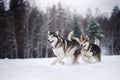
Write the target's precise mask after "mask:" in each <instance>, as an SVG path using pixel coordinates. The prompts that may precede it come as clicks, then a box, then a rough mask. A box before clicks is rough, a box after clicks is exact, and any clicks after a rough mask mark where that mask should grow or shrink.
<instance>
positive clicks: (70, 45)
mask: <svg viewBox="0 0 120 80" xmlns="http://www.w3.org/2000/svg"><path fill="white" fill-rule="evenodd" d="M48 42H49V43H50V45H51V46H52V50H53V52H54V54H55V55H56V56H57V58H56V59H55V61H53V62H52V65H55V64H56V63H60V64H65V63H64V62H63V61H62V59H63V58H65V57H70V58H71V60H72V64H75V63H78V58H79V55H80V54H81V51H80V45H79V43H78V42H77V41H75V40H73V41H70V40H65V39H63V38H61V37H60V36H59V32H58V31H56V32H50V31H48Z"/></svg>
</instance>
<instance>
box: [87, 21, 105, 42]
mask: <svg viewBox="0 0 120 80" xmlns="http://www.w3.org/2000/svg"><path fill="white" fill-rule="evenodd" d="M87 34H88V36H89V38H90V41H91V42H94V40H95V38H97V39H99V40H101V38H102V37H103V35H102V34H101V29H100V24H99V23H98V22H97V21H95V20H91V21H90V23H88V26H87Z"/></svg>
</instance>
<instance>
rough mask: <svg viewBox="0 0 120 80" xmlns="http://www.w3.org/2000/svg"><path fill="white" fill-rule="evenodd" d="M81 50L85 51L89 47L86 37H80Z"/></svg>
mask: <svg viewBox="0 0 120 80" xmlns="http://www.w3.org/2000/svg"><path fill="white" fill-rule="evenodd" d="M80 43H81V48H82V49H85V50H87V49H88V46H89V37H88V36H87V35H85V36H81V37H80Z"/></svg>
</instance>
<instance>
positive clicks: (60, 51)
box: [53, 47, 65, 56]
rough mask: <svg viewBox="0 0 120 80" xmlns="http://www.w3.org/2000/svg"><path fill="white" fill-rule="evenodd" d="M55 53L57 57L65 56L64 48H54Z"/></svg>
mask: <svg viewBox="0 0 120 80" xmlns="http://www.w3.org/2000/svg"><path fill="white" fill-rule="evenodd" d="M53 52H54V54H55V55H56V56H64V54H65V53H64V50H63V47H59V48H53Z"/></svg>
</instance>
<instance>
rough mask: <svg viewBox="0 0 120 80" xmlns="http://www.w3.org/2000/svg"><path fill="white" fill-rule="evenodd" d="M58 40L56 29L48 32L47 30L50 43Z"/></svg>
mask: <svg viewBox="0 0 120 80" xmlns="http://www.w3.org/2000/svg"><path fill="white" fill-rule="evenodd" d="M57 41H58V31H56V32H50V31H48V42H49V43H50V44H56V43H57Z"/></svg>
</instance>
